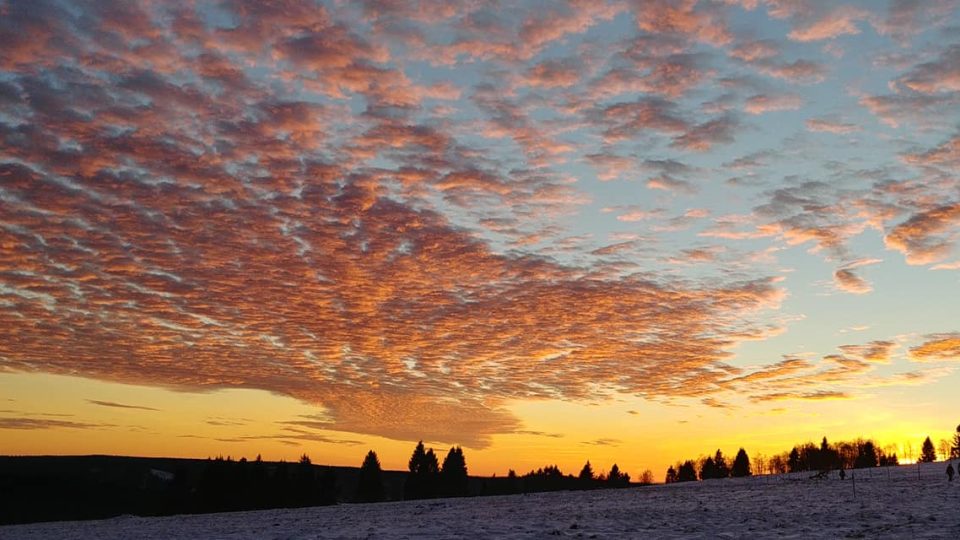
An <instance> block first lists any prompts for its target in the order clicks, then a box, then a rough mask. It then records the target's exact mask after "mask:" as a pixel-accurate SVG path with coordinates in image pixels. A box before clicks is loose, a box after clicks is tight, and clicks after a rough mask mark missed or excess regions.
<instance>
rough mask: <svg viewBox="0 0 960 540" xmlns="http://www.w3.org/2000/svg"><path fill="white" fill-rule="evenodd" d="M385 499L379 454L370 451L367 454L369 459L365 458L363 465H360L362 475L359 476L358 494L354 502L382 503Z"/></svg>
mask: <svg viewBox="0 0 960 540" xmlns="http://www.w3.org/2000/svg"><path fill="white" fill-rule="evenodd" d="M383 499H384V493H383V470H382V469H381V468H380V460H379V459H377V453H376V452H374V451H373V450H370V451H369V452H367V457H365V458H363V464H362V465H360V473H359V474H358V475H357V494H356V497H354V500H355V501H356V502H380V501H382V500H383Z"/></svg>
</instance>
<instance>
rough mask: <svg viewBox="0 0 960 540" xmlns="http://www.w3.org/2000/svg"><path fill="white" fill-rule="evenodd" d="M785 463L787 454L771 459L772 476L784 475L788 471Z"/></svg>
mask: <svg viewBox="0 0 960 540" xmlns="http://www.w3.org/2000/svg"><path fill="white" fill-rule="evenodd" d="M787 461H788V459H787V454H778V455H776V456H773V457H771V458H770V472H771V473H773V474H785V473H786V472H787V471H788V470H789V466H788V464H787Z"/></svg>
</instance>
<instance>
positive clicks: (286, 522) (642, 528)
mask: <svg viewBox="0 0 960 540" xmlns="http://www.w3.org/2000/svg"><path fill="white" fill-rule="evenodd" d="M945 469H946V464H945V463H933V464H925V465H923V466H922V467H921V468H920V478H918V474H917V472H918V468H917V466H915V465H909V466H902V467H891V468H889V469H881V468H878V469H863V470H857V471H853V475H852V476H853V477H854V479H855V480H856V496H854V492H853V488H854V482H853V479H852V478H851V475H849V474H848V476H847V479H846V480H844V481H841V480H839V479H838V478H837V474H836V472H833V473H831V475H830V477H829V478H828V479H826V480H812V479H810V478H809V476H810V473H798V474H793V475H783V476H774V477H755V478H744V479H728V480H711V481H707V482H691V483H685V484H672V485H666V486H649V487H638V488H629V489H621V490H605V491H586V492H554V493H538V494H529V495H508V496H499V497H478V498H468V499H437V500H428V501H405V502H394V503H382V504H341V505H338V506H329V507H318V508H298V509H288V510H267V511H256V512H234V513H224V514H206V515H190V516H172V517H160V518H140V517H132V516H123V517H118V518H114V519H108V520H101V521H85V522H60V523H40V524H32V525H14V526H8V527H0V539H11V540H13V539H18V540H19V539H40V538H64V539H67V538H77V539H88V538H90V539H92V538H96V539H104V540H107V539H120V538H124V539H126V538H156V539H161V538H162V539H178V538H222V539H254V538H257V539H259V538H272V539H308V538H476V537H500V538H555V537H566V538H638V537H639V538H757V537H761V538H804V539H811V538H812V539H816V538H842V537H847V538H960V481H957V480H955V481H954V482H952V483H948V482H947V479H946V474H945V473H944V471H945Z"/></svg>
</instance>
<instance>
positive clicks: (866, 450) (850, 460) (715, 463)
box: [665, 426, 960, 484]
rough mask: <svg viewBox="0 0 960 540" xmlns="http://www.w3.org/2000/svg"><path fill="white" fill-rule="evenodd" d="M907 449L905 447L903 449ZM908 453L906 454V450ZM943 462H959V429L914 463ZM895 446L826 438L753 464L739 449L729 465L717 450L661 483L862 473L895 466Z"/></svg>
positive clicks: (681, 465) (675, 469)
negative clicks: (842, 470) (854, 470)
mask: <svg viewBox="0 0 960 540" xmlns="http://www.w3.org/2000/svg"><path fill="white" fill-rule="evenodd" d="M907 448H909V445H908V446H907ZM908 451H909V450H908ZM938 453H939V454H940V457H941V458H942V459H944V460H949V459H960V426H957V429H956V431H955V432H954V434H953V438H952V440H947V439H942V440H941V441H940V444H939V448H937V447H935V446H934V444H933V440H932V439H931V438H930V437H929V436H928V437H927V438H926V439H924V441H923V442H922V443H921V445H920V454H919V456H918V458H917V461H918V462H920V463H924V462H928V463H929V462H934V461H936V460H937V454H938ZM899 464H900V460H899V458H898V457H897V448H896V446H895V445H888V446H886V447H880V445H878V444H877V443H876V442H875V441H874V440H872V439H862V438H859V439H855V440H852V441H840V442H837V443H830V442H829V441H827V438H826V437H823V439H822V440H821V441H820V444H819V445H817V444H814V443H812V442H808V443H803V444H797V445H794V446H793V448H791V449H790V450H787V451H784V452H782V453H780V454H775V455H773V456H769V457H767V456H763V455H760V454H758V455H756V456H755V457H754V460H753V462H752V463H751V460H750V458H749V456H748V455H747V452H746V451H745V450H744V449H743V448H740V450H739V451H738V452H737V455H736V457H735V458H734V460H733V462H732V463H731V464H730V465H729V466H728V464H727V459H726V458H725V457H724V455H723V452H721V451H720V450H719V449H717V451H716V452H715V453H714V454H712V455H708V456H706V457H703V456H701V457H700V458H697V459H686V460H681V461H678V462H677V463H676V464H675V465H671V466H670V467H668V468H667V472H666V477H665V482H666V483H668V484H670V483H674V482H693V481H696V480H710V479H715V478H728V477H733V478H736V477H743V476H750V475H752V474H786V473H796V472H807V471H817V472H825V471H832V470H837V469H863V468H869V467H889V466H895V465H899Z"/></svg>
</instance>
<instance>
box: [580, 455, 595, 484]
mask: <svg viewBox="0 0 960 540" xmlns="http://www.w3.org/2000/svg"><path fill="white" fill-rule="evenodd" d="M577 478H578V480H580V487H581V488H582V489H590V488H591V487H593V480H594V474H593V466H592V465H590V460H587V462H586V463H584V464H583V468H582V469H580V475H579V476H577Z"/></svg>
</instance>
